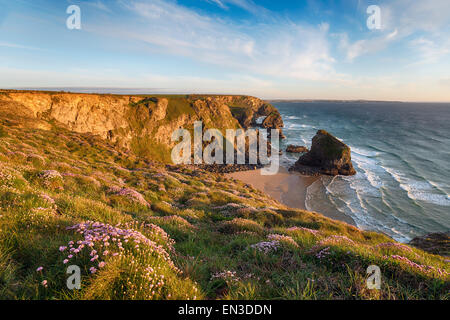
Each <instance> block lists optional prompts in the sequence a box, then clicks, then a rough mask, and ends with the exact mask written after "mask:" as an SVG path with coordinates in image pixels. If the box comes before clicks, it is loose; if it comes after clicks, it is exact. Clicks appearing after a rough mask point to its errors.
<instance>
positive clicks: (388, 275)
mask: <svg viewBox="0 0 450 320" xmlns="http://www.w3.org/2000/svg"><path fill="white" fill-rule="evenodd" d="M44 129H45V130H44ZM0 177H1V179H0V298H2V299H98V298H102V299H206V298H208V299H448V297H449V293H448V292H449V291H448V290H449V282H448V280H449V275H448V271H449V268H448V261H446V260H445V258H443V257H440V256H436V255H431V254H427V253H425V252H423V251H421V250H419V249H416V248H412V247H409V246H407V245H403V244H399V243H396V242H395V241H393V240H391V239H390V238H388V237H387V236H385V235H382V234H379V233H375V232H367V231H361V230H359V229H357V228H355V227H353V226H350V225H347V224H345V223H341V222H337V221H333V220H330V219H328V218H325V217H324V216H322V215H320V214H317V213H311V212H307V211H302V210H297V209H292V208H288V207H286V206H284V205H282V204H280V203H278V202H276V201H275V200H273V199H271V198H270V197H268V196H266V195H265V194H263V193H261V192H259V191H257V190H255V189H253V188H252V187H250V186H248V185H245V184H243V183H241V182H238V181H235V180H230V179H227V178H224V177H223V176H222V175H218V174H212V173H209V172H205V171H202V170H199V169H196V168H192V167H174V166H164V165H161V164H157V163H153V162H151V161H149V160H145V159H141V158H139V157H136V156H135V155H133V154H132V153H130V152H128V151H127V150H126V149H121V148H119V147H117V146H114V145H113V144H110V143H108V142H107V141H106V140H103V139H101V138H99V137H98V136H95V135H93V134H89V133H85V134H82V133H76V132H73V131H69V130H67V129H65V128H63V127H61V126H60V125H58V124H57V123H56V122H55V121H46V120H39V121H38V120H36V119H32V118H23V117H19V116H14V115H11V114H7V113H0ZM69 265H77V266H79V267H80V268H81V272H82V288H81V290H78V291H70V290H68V289H67V288H66V279H67V275H66V268H67V266H69ZM369 265H378V266H379V267H380V268H381V271H382V281H383V284H382V289H381V290H380V291H377V290H369V289H367V287H366V269H367V267H368V266H369Z"/></svg>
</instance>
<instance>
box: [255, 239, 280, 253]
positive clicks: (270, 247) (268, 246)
mask: <svg viewBox="0 0 450 320" xmlns="http://www.w3.org/2000/svg"><path fill="white" fill-rule="evenodd" d="M250 248H252V249H256V250H258V251H260V252H263V253H264V254H268V253H270V252H273V251H277V250H278V249H279V248H280V242H279V241H276V240H274V241H263V242H259V243H256V244H253V245H251V246H250Z"/></svg>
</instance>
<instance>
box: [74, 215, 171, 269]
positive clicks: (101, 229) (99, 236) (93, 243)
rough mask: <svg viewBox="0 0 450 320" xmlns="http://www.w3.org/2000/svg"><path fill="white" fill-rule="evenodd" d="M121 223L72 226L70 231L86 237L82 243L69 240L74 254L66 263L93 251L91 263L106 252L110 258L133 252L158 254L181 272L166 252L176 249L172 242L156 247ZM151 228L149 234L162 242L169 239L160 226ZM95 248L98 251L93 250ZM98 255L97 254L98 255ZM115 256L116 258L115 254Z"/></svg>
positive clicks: (88, 223) (89, 223) (91, 223)
mask: <svg viewBox="0 0 450 320" xmlns="http://www.w3.org/2000/svg"><path fill="white" fill-rule="evenodd" d="M119 226H120V224H119V225H118V226H116V227H113V226H111V225H108V224H105V223H99V222H92V221H88V222H85V223H80V224H77V225H74V226H72V227H69V228H68V229H70V230H75V231H76V232H77V233H79V234H81V235H82V236H83V237H84V238H83V240H78V241H77V242H76V245H78V246H75V242H74V241H70V242H69V243H68V246H69V248H70V249H69V252H70V253H71V254H70V255H69V256H67V259H66V260H70V259H72V258H73V254H75V255H78V254H79V253H81V252H83V251H86V250H90V253H89V256H90V257H91V258H90V262H95V261H97V260H98V258H99V256H100V255H105V252H106V251H107V254H106V255H108V254H109V253H110V252H113V253H117V254H121V253H123V252H124V251H127V250H128V251H130V250H133V249H134V250H141V249H143V250H146V251H148V254H151V255H156V256H158V257H159V258H161V259H162V260H164V261H165V262H166V263H167V264H168V265H169V266H170V267H171V268H172V269H173V270H174V271H176V272H179V270H178V268H176V267H175V265H174V263H173V262H172V260H171V258H170V256H169V253H168V252H167V251H166V248H168V249H169V250H173V247H172V245H173V242H171V241H169V243H167V244H165V246H166V248H164V247H163V246H162V245H159V244H157V243H156V242H154V241H152V240H150V239H148V238H147V237H146V236H144V235H143V234H142V233H141V232H139V231H136V230H133V229H130V228H123V229H122V228H119ZM124 226H125V227H129V226H130V225H129V224H125V225H124ZM146 226H149V229H150V231H151V232H152V231H153V233H154V234H155V235H156V236H157V235H158V234H159V235H163V239H167V238H168V236H167V234H166V233H165V232H164V231H163V230H162V229H160V228H159V227H157V226H154V225H146ZM94 248H95V249H94ZM97 252H98V254H97ZM112 256H116V255H114V254H113V255H112ZM105 264H106V263H105V262H103V263H102V266H103V267H104V266H105ZM94 269H95V268H91V269H90V270H91V273H95V272H96V270H94Z"/></svg>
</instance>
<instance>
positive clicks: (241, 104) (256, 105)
mask: <svg viewBox="0 0 450 320" xmlns="http://www.w3.org/2000/svg"><path fill="white" fill-rule="evenodd" d="M229 106H230V109H231V112H232V113H233V116H234V117H235V118H236V119H237V120H238V121H239V124H240V125H241V126H242V127H243V128H245V129H247V128H250V127H259V126H260V127H262V128H265V129H279V130H280V138H282V139H284V138H285V136H284V134H283V131H282V128H283V127H284V123H283V118H282V117H281V114H280V112H279V111H278V110H277V109H276V108H275V107H274V106H273V105H271V104H270V103H267V102H265V101H262V100H260V99H256V98H252V97H248V98H246V99H240V98H237V99H235V101H233V103H231V104H229ZM262 117H265V118H264V120H263V122H262V124H258V123H257V120H258V119H260V118H262Z"/></svg>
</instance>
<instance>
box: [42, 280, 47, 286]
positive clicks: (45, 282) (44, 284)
mask: <svg viewBox="0 0 450 320" xmlns="http://www.w3.org/2000/svg"><path fill="white" fill-rule="evenodd" d="M42 285H43V286H44V287H46V288H47V280H44V281H42Z"/></svg>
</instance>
